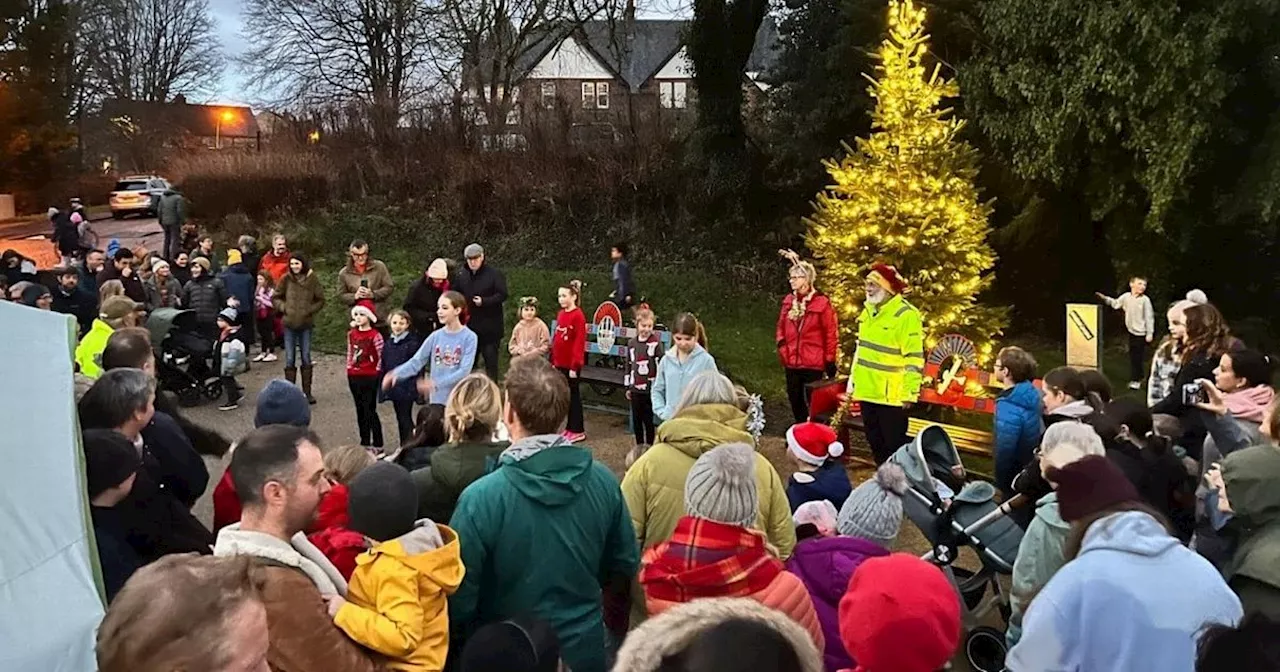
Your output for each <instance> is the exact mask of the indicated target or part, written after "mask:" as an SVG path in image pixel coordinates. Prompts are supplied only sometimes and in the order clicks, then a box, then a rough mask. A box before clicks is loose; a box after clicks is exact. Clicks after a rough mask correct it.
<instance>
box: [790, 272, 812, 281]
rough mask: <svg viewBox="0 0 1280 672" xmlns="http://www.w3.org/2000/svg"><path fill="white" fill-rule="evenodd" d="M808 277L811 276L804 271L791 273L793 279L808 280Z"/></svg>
mask: <svg viewBox="0 0 1280 672" xmlns="http://www.w3.org/2000/svg"><path fill="white" fill-rule="evenodd" d="M808 278H809V276H807V275H805V274H804V273H793V274H792V275H791V279H792V280H807V279H808Z"/></svg>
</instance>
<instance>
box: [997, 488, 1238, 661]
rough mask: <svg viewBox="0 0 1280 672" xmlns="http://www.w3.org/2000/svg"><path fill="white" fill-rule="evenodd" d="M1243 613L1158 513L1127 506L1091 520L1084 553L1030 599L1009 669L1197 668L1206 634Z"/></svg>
mask: <svg viewBox="0 0 1280 672" xmlns="http://www.w3.org/2000/svg"><path fill="white" fill-rule="evenodd" d="M1241 614H1242V611H1241V609H1240V600H1239V599H1238V598H1237V597H1236V596H1235V594H1234V593H1232V592H1231V589H1230V588H1228V587H1227V585H1226V583H1225V582H1224V581H1223V580H1222V576H1221V575H1220V574H1218V571H1217V570H1216V569H1214V568H1213V565H1211V564H1209V561H1207V560H1205V559H1204V558H1202V557H1200V556H1199V555H1197V554H1196V553H1195V551H1192V550H1190V549H1188V548H1186V547H1184V546H1183V545H1182V544H1181V543H1179V542H1178V540H1177V539H1175V538H1174V537H1172V536H1170V535H1169V533H1168V532H1167V531H1166V530H1165V529H1164V526H1163V525H1161V524H1160V523H1159V522H1157V521H1156V519H1154V518H1152V517H1151V516H1149V515H1147V514H1145V513H1142V512H1138V511H1126V512H1123V513H1117V514H1114V515H1112V516H1108V517H1106V518H1103V519H1101V520H1098V521H1097V522H1095V523H1094V524H1093V525H1091V526H1090V527H1089V530H1088V531H1087V532H1086V533H1085V536H1084V541H1083V543H1082V544H1081V549H1080V554H1079V555H1078V556H1076V558H1074V559H1073V560H1071V561H1070V562H1068V563H1067V564H1066V565H1063V567H1062V569H1059V570H1058V572H1057V573H1056V574H1054V575H1053V578H1052V579H1050V580H1049V583H1048V584H1047V585H1045V587H1044V589H1043V590H1041V591H1040V594H1039V595H1036V598H1035V600H1034V601H1033V602H1032V603H1031V606H1030V608H1029V609H1028V610H1027V614H1026V616H1025V617H1024V618H1023V621H1022V639H1021V640H1020V641H1019V642H1018V645H1017V646H1015V647H1013V649H1012V650H1011V651H1010V652H1009V656H1008V658H1007V659H1006V660H1005V666H1006V667H1007V668H1008V669H1009V670H1012V671H1013V672H1024V671H1027V672H1031V671H1038V670H1088V671H1089V672H1107V671H1109V670H1114V671H1115V672H1128V671H1130V670H1161V671H1162V672H1192V670H1194V669H1195V660H1196V640H1197V638H1198V637H1199V634H1200V631H1201V630H1202V629H1203V628H1204V627H1205V626H1206V625H1211V624H1217V623H1220V624H1223V625H1229V626H1233V625H1235V624H1236V622H1238V621H1239V620H1240V617H1241Z"/></svg>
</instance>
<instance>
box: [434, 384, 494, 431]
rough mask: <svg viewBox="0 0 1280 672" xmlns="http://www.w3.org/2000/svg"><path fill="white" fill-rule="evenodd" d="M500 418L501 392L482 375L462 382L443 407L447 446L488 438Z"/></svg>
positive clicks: (450, 394) (454, 389)
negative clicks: (448, 444)
mask: <svg viewBox="0 0 1280 672" xmlns="http://www.w3.org/2000/svg"><path fill="white" fill-rule="evenodd" d="M501 417H502V391H501V390H499V389H498V384H497V383H495V382H493V381H492V380H490V379H489V376H486V375H485V374H483V373H473V374H471V375H469V376H467V377H466V378H463V379H462V380H461V381H460V382H459V383H458V384H457V385H455V386H454V388H453V391H452V392H450V393H449V400H448V401H447V402H446V403H445V405H444V429H445V433H446V434H448V436H449V443H458V442H461V441H463V440H468V439H469V440H472V441H478V440H482V439H487V438H491V437H492V436H493V430H494V429H495V428H497V426H498V420H499V419H501Z"/></svg>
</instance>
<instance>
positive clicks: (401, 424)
mask: <svg viewBox="0 0 1280 672" xmlns="http://www.w3.org/2000/svg"><path fill="white" fill-rule="evenodd" d="M387 321H388V323H389V324H390V325H391V338H388V339H387V340H386V342H385V343H383V344H382V375H383V376H386V375H387V373H388V372H389V371H391V370H393V369H395V368H396V367H397V366H400V365H401V364H404V363H405V362H407V361H409V360H410V359H412V358H413V355H414V353H416V352H417V351H418V350H419V349H420V348H421V347H422V337H421V336H419V335H418V334H417V333H415V332H414V331H413V330H412V329H411V327H412V326H413V325H412V323H411V320H410V319H409V313H407V312H405V311H404V310H400V309H397V310H393V311H391V317H389V318H387ZM416 382H417V381H415V380H413V379H410V378H407V377H406V378H405V379H404V380H401V381H399V382H398V383H396V384H395V386H394V387H392V388H391V389H389V390H384V391H383V392H382V401H389V402H391V407H392V408H394V409H396V426H397V427H398V428H399V429H400V445H404V444H405V443H408V441H409V439H410V438H412V437H413V404H414V402H416V401H417V400H418V386H417V384H416Z"/></svg>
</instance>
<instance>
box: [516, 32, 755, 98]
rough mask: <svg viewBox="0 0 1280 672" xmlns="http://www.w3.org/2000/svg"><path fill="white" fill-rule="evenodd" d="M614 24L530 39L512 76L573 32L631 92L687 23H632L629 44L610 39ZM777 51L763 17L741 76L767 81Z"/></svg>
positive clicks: (676, 47)
mask: <svg viewBox="0 0 1280 672" xmlns="http://www.w3.org/2000/svg"><path fill="white" fill-rule="evenodd" d="M619 25H620V23H616V22H610V21H585V22H583V23H582V24H581V25H580V26H577V27H567V28H559V29H555V30H547V31H544V32H542V33H541V34H539V35H538V36H536V37H534V38H531V43H532V46H531V47H530V48H529V49H526V50H525V51H524V53H523V54H521V56H520V58H519V59H517V61H516V71H517V72H518V73H519V74H520V77H521V78H523V77H525V76H527V75H528V73H529V72H530V71H532V70H533V68H534V67H536V66H537V64H538V63H539V62H541V61H542V59H543V58H544V57H545V56H546V55H547V54H548V53H550V52H551V50H552V49H554V48H555V47H557V46H559V45H560V43H561V42H563V41H564V40H565V39H567V38H568V37H569V36H570V35H574V34H575V33H576V34H577V35H578V36H580V37H581V39H582V42H583V45H584V46H585V47H586V48H587V49H588V50H590V51H591V52H592V53H593V54H594V55H595V56H596V57H597V58H599V59H600V62H601V63H603V64H604V66H605V67H607V68H608V69H609V70H611V71H613V73H614V74H615V75H617V76H618V78H619V79H621V80H622V81H624V82H626V83H627V86H629V87H631V89H632V90H633V91H634V90H637V89H639V88H640V86H641V85H643V84H644V83H645V82H647V81H649V79H650V78H652V77H653V76H654V75H655V74H657V73H658V71H659V70H661V69H662V66H664V65H666V64H667V61H669V60H671V58H672V57H673V56H675V55H676V54H677V53H679V51H680V49H681V48H682V47H683V46H684V38H685V29H686V28H687V27H688V26H689V22H688V21H678V20H668V19H637V20H635V21H634V22H632V23H631V24H630V25H631V31H630V36H629V37H630V39H629V40H628V39H627V37H628V36H627V35H625V34H618V35H617V36H616V37H615V30H614V28H615V27H617V26H619ZM618 32H621V31H618ZM778 49H779V40H778V27H777V24H776V23H775V22H774V20H773V18H772V17H765V20H764V22H763V23H761V24H760V30H758V31H757V32H756V41H755V46H754V47H753V48H752V51H751V55H750V56H749V57H748V59H747V67H746V71H747V72H754V73H759V74H758V76H757V79H759V80H762V81H767V79H768V77H767V75H768V73H769V72H770V71H771V70H772V69H773V68H774V67H775V65H776V64H777V61H778Z"/></svg>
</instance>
